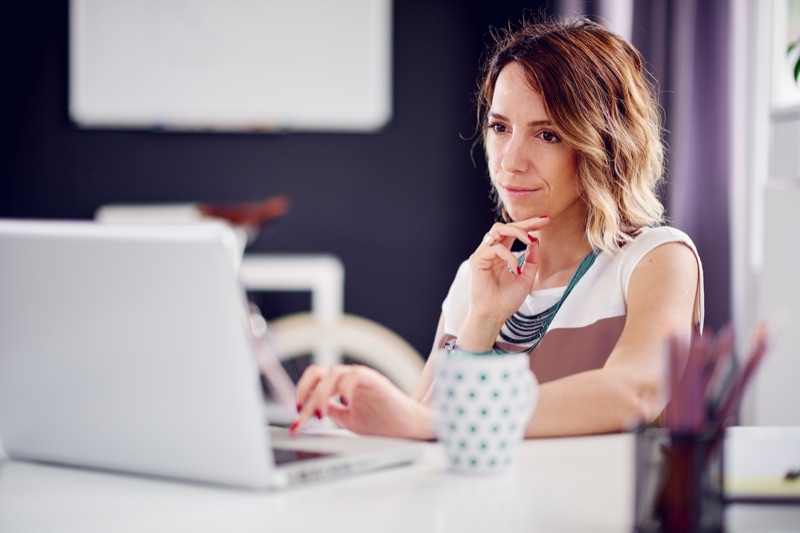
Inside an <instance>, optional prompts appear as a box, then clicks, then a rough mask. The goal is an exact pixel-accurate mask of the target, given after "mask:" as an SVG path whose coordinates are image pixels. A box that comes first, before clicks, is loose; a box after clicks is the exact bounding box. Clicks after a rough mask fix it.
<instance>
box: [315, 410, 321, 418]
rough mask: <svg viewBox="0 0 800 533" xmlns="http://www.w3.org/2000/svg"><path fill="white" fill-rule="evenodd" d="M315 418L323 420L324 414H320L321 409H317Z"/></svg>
mask: <svg viewBox="0 0 800 533" xmlns="http://www.w3.org/2000/svg"><path fill="white" fill-rule="evenodd" d="M314 416H316V417H317V418H319V419H320V420H322V413H321V412H320V410H319V409H317V410H316V411H314Z"/></svg>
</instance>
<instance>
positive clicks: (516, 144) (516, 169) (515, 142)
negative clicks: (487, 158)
mask: <svg viewBox="0 0 800 533" xmlns="http://www.w3.org/2000/svg"><path fill="white" fill-rule="evenodd" d="M505 148H506V149H505V150H504V151H503V158H502V160H501V161H500V167H501V168H502V169H503V171H504V172H507V173H509V174H521V173H523V172H525V171H526V170H527V169H528V164H529V163H530V160H529V154H528V153H527V151H526V150H525V145H524V140H523V139H521V138H518V137H514V136H512V137H511V139H510V140H509V142H508V144H506V147H505Z"/></svg>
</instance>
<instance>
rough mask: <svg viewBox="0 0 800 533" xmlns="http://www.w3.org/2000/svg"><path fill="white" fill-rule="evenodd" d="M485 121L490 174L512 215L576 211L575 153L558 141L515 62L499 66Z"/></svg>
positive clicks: (576, 213) (539, 99)
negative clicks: (498, 73)
mask: <svg viewBox="0 0 800 533" xmlns="http://www.w3.org/2000/svg"><path fill="white" fill-rule="evenodd" d="M487 123H488V128H489V130H488V131H487V132H486V154H487V157H488V165H489V174H490V175H491V178H492V183H493V185H494V186H495V188H496V189H497V192H498V194H499V196H500V199H501V201H502V202H503V205H504V206H505V208H506V210H507V211H508V214H509V215H511V218H512V219H514V220H524V219H527V218H533V217H539V216H544V215H547V216H550V217H551V219H553V221H555V220H556V219H558V218H559V217H561V216H565V215H566V216H581V213H582V204H581V202H580V201H579V200H578V198H579V195H580V185H579V183H578V171H577V159H578V157H577V152H576V151H575V149H573V148H572V147H571V146H569V145H567V143H566V142H564V141H562V140H561V135H560V133H559V132H558V129H556V128H555V126H554V125H553V123H552V122H550V118H549V117H548V116H547V113H546V112H545V108H544V100H543V99H542V96H541V95H540V94H539V93H537V92H536V91H534V90H533V89H531V88H530V86H529V85H528V83H527V81H526V80H525V74H524V71H523V70H522V67H520V66H519V65H517V64H516V63H513V62H512V63H509V64H508V65H506V66H505V67H503V70H501V71H500V75H499V76H498V78H497V83H496V84H495V87H494V96H493V98H492V105H491V107H490V109H489V116H488V121H487Z"/></svg>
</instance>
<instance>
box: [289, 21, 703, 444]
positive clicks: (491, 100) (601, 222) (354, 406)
mask: <svg viewBox="0 0 800 533" xmlns="http://www.w3.org/2000/svg"><path fill="white" fill-rule="evenodd" d="M495 41H496V42H495V46H494V48H493V50H492V53H491V55H490V56H489V57H488V60H487V61H486V63H485V65H484V72H483V78H482V84H481V85H480V88H479V95H478V96H479V122H480V127H481V131H482V138H483V144H484V149H485V153H486V158H487V162H488V167H489V174H490V177H491V181H492V185H493V190H494V193H495V195H496V200H497V203H498V208H499V210H500V213H501V215H502V218H503V222H499V223H496V224H495V225H494V226H493V227H492V228H491V229H490V230H489V231H488V232H487V233H486V236H485V237H484V239H483V241H482V242H481V243H480V245H479V246H478V247H477V249H476V250H475V252H474V253H473V254H472V255H471V256H470V258H469V261H468V262H465V263H464V264H462V266H461V268H460V269H459V271H458V273H457V274H456V278H455V280H454V282H453V284H452V286H451V288H450V292H449V293H448V295H447V298H446V299H445V302H444V304H443V306H442V316H441V319H440V321H439V327H438V330H437V334H436V340H435V342H434V347H433V350H432V352H431V354H430V357H429V358H428V361H427V363H426V365H425V368H424V370H423V373H422V376H421V378H420V381H419V383H418V385H417V387H416V389H415V390H414V392H413V393H412V395H411V396H410V397H408V396H406V395H405V394H403V393H402V392H401V391H399V390H398V389H397V388H396V387H394V386H393V385H392V384H391V383H390V382H389V381H388V379H386V378H385V377H383V376H381V375H380V374H378V373H377V372H375V371H373V370H371V369H369V368H365V367H358V366H347V365H342V366H337V367H333V368H330V369H327V368H319V367H311V368H309V369H308V370H307V371H306V372H305V373H304V375H303V376H302V378H301V379H300V382H299V383H298V391H297V398H298V410H299V414H298V417H297V419H296V420H295V422H294V423H293V425H292V426H291V427H290V430H291V431H297V430H298V428H299V427H300V426H301V425H302V424H303V423H304V422H305V421H306V420H307V419H308V418H310V417H311V416H317V417H320V418H322V417H324V416H329V417H331V418H332V419H333V420H334V421H335V422H337V423H339V424H340V425H342V426H344V427H346V428H349V429H351V430H353V431H355V432H358V433H365V434H378V435H387V436H395V437H406V438H416V439H431V438H434V437H435V435H434V431H433V423H432V414H431V407H430V404H431V396H432V394H431V389H432V386H433V376H434V367H435V365H436V359H437V354H438V352H440V351H441V350H442V349H458V350H465V351H470V352H484V351H487V350H499V351H522V350H526V351H529V352H530V354H531V355H530V357H531V368H532V370H533V371H534V374H535V375H536V377H537V379H538V380H539V382H540V384H541V387H540V391H539V401H538V404H537V407H536V411H535V412H534V415H533V417H532V419H531V421H530V423H529V425H528V427H527V430H526V436H528V437H536V436H565V435H580V434H591V433H603V432H612V431H620V430H622V429H624V428H626V427H628V426H629V425H630V424H632V423H634V422H638V421H642V420H645V421H649V420H652V419H654V418H655V417H656V416H657V415H658V414H659V412H660V410H661V409H662V408H663V405H664V403H665V398H664V397H663V396H664V395H663V383H662V382H663V380H664V377H663V371H662V347H663V346H664V343H665V340H666V338H667V337H668V336H670V335H673V334H680V335H686V336H688V335H690V334H691V332H692V330H693V328H702V322H703V289H702V286H703V285H702V267H701V264H700V260H699V257H698V255H697V251H696V250H695V248H694V245H693V244H692V242H691V240H690V239H689V237H688V236H686V235H685V234H683V233H682V232H680V231H678V230H675V229H672V228H669V227H665V226H661V224H662V223H663V206H662V205H661V203H660V202H659V200H658V196H657V187H658V186H659V184H660V182H661V180H662V172H663V149H662V144H661V127H660V121H659V115H658V107H657V103H656V99H655V97H654V93H653V88H652V87H651V86H650V85H649V83H648V77H647V73H646V71H645V70H644V66H643V62H642V59H641V57H640V55H639V53H638V52H637V51H636V50H635V49H634V48H633V47H632V46H631V45H630V44H628V43H627V42H625V41H624V40H622V39H621V38H619V37H617V36H616V35H614V34H612V33H611V32H609V31H607V30H605V29H604V28H602V27H601V26H599V25H597V24H595V23H592V22H590V21H588V20H585V19H576V20H572V21H564V22H547V23H541V24H532V23H524V24H523V25H522V27H521V28H519V29H516V30H507V31H504V32H502V33H500V34H499V35H496V39H495ZM516 241H520V242H522V243H524V245H525V250H524V251H522V252H521V253H518V252H512V251H511V247H512V245H513V244H514V243H515V242H516ZM337 396H340V398H341V402H337V401H334V400H333V398H335V397H337Z"/></svg>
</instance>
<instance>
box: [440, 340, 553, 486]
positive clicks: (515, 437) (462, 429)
mask: <svg viewBox="0 0 800 533" xmlns="http://www.w3.org/2000/svg"><path fill="white" fill-rule="evenodd" d="M538 392H539V387H538V383H537V381H536V378H535V377H534V375H533V373H532V372H531V370H530V367H529V356H528V354H527V353H489V354H474V353H470V352H465V351H461V350H457V349H445V350H443V351H442V352H440V353H439V354H438V359H437V362H436V384H435V389H434V402H435V403H434V410H435V411H434V412H435V414H434V417H435V424H436V435H437V438H438V440H439V442H441V443H442V444H443V446H444V448H445V450H446V452H447V461H448V465H449V467H450V469H452V470H457V471H464V472H475V473H500V472H504V471H506V470H508V469H510V468H511V467H513V466H514V464H515V463H516V459H517V456H518V455H519V447H520V444H521V443H522V440H523V439H524V437H525V429H526V427H527V425H528V422H529V421H530V418H531V416H532V415H533V410H534V408H535V406H536V400H537V398H538Z"/></svg>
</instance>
